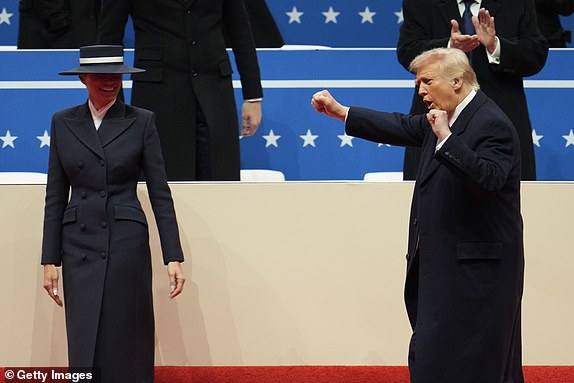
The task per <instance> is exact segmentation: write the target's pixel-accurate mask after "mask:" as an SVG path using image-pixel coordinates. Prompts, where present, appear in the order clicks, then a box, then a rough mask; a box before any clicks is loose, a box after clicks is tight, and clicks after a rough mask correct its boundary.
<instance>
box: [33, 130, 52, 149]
mask: <svg viewBox="0 0 574 383" xmlns="http://www.w3.org/2000/svg"><path fill="white" fill-rule="evenodd" d="M36 138H37V139H39V140H40V147H41V148H43V147H44V146H48V147H49V146H50V136H49V135H48V131H47V130H44V135H43V136H36Z"/></svg>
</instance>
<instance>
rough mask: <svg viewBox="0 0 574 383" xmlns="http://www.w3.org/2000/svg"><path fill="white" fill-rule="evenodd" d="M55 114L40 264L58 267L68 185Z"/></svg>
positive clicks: (51, 136)
mask: <svg viewBox="0 0 574 383" xmlns="http://www.w3.org/2000/svg"><path fill="white" fill-rule="evenodd" d="M56 116H57V114H56V115H54V117H52V127H51V130H50V158H49V162H48V181H47V183H46V205H45V208H44V233H43V237H42V260H41V263H42V264H54V265H56V266H60V264H61V262H62V243H61V237H62V217H63V215H64V210H65V209H66V206H67V205H68V197H69V194H70V184H69V181H68V178H67V176H66V173H65V172H64V169H63V167H62V164H61V162H60V157H59V155H58V140H57V137H56V134H57V133H56V132H57V124H58V123H57V117H56Z"/></svg>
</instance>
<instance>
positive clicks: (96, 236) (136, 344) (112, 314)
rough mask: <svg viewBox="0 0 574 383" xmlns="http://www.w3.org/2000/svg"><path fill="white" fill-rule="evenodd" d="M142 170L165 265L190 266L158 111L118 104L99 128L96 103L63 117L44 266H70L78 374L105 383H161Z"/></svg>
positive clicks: (54, 136) (70, 332)
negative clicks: (90, 372)
mask: <svg viewBox="0 0 574 383" xmlns="http://www.w3.org/2000/svg"><path fill="white" fill-rule="evenodd" d="M142 171H143V173H144V174H145V178H146V183H147V188H148V193H149V197H150V201H151V205H152V208H153V211H154V215H155V219H156V222H157V226H158V229H159V233H160V238H161V246H162V251H163V259H164V262H165V263H166V264H167V263H168V262H170V261H183V253H182V250H181V245H180V239H179V233H178V227H177V222H176V217H175V211H174V207H173V201H172V198H171V192H170V189H169V187H168V185H167V180H166V175H165V171H164V169H163V160H162V155H161V149H160V144H159V138H158V135H157V132H156V129H155V122H154V115H153V113H152V112H149V111H147V110H143V109H139V108H135V107H132V106H129V105H125V104H123V103H122V102H121V101H119V100H118V101H116V102H115V104H114V105H113V106H112V107H111V108H110V110H109V111H108V112H107V114H106V116H105V118H104V120H103V122H102V124H101V126H100V128H99V130H96V129H95V127H94V124H93V121H92V117H91V114H90V111H89V108H88V105H87V103H86V104H83V105H79V106H76V107H73V108H70V109H66V110H62V111H60V112H57V113H55V114H54V116H53V119H52V128H51V142H50V159H49V169H48V182H47V186H46V207H45V218H44V236H43V243H42V263H43V264H55V265H60V264H61V265H62V276H63V282H64V293H65V297H64V298H65V309H66V329H67V336H68V353H69V364H70V366H71V367H95V368H96V370H95V372H96V373H98V374H99V377H100V379H99V381H103V382H138V383H141V382H151V381H153V361H154V318H153V304H152V270H151V260H150V248H149V237H148V224H147V220H146V216H145V214H144V212H143V210H142V207H141V205H140V202H139V201H138V198H137V194H136V187H137V182H138V180H139V179H140V175H141V173H142Z"/></svg>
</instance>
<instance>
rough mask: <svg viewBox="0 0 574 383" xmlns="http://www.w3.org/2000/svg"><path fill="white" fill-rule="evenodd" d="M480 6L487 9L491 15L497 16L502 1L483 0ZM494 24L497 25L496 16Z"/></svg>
mask: <svg viewBox="0 0 574 383" xmlns="http://www.w3.org/2000/svg"><path fill="white" fill-rule="evenodd" d="M480 8H484V9H486V10H487V11H488V12H489V13H490V16H492V17H495V16H496V14H497V13H498V9H499V8H500V3H499V2H498V1H497V0H483V1H482V2H481V3H480ZM494 24H495V25H496V18H495V19H494Z"/></svg>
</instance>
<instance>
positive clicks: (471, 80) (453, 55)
mask: <svg viewBox="0 0 574 383" xmlns="http://www.w3.org/2000/svg"><path fill="white" fill-rule="evenodd" d="M435 62H438V63H439V69H440V71H441V73H442V74H444V75H445V76H446V77H447V78H448V79H449V80H453V79H455V78H462V79H463V82H464V83H465V84H468V85H469V86H470V87H471V88H472V89H474V90H478V89H479V88H480V85H478V81H477V79H476V73H474V70H473V69H472V67H471V66H470V63H469V61H468V57H467V56H466V53H464V52H463V51H461V50H460V49H455V48H434V49H431V50H428V51H426V52H423V53H421V54H420V55H418V56H417V57H415V58H414V59H413V61H411V64H410V65H409V70H410V71H411V72H413V73H417V71H418V70H419V69H420V68H421V67H422V66H424V65H429V64H434V63H435Z"/></svg>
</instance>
